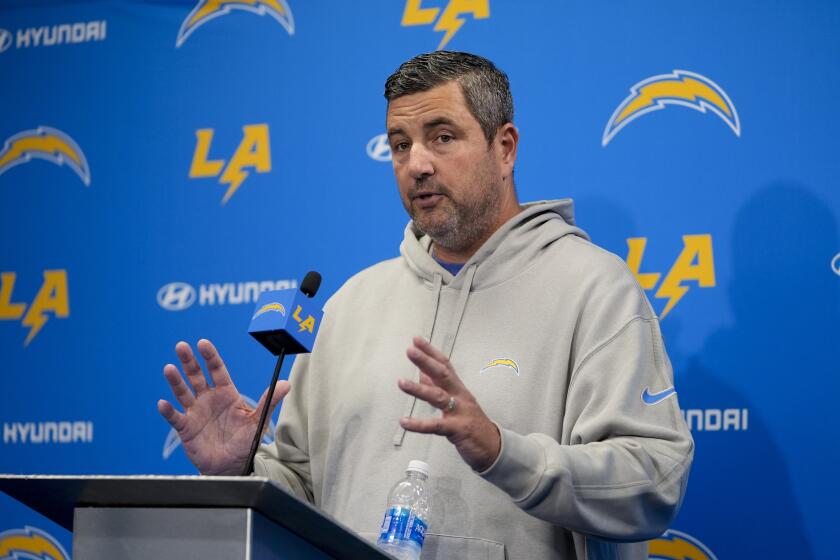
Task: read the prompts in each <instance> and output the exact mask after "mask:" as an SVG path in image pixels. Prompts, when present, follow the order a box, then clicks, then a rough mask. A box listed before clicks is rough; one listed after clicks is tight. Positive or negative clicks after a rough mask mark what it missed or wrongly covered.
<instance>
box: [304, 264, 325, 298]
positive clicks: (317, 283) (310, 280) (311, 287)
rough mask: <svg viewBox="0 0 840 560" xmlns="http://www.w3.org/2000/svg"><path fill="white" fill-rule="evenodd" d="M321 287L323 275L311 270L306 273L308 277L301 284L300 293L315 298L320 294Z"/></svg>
mask: <svg viewBox="0 0 840 560" xmlns="http://www.w3.org/2000/svg"><path fill="white" fill-rule="evenodd" d="M320 287H321V275H320V274H318V273H317V272H315V271H314V270H310V271H309V272H307V273H306V276H304V278H303V282H301V283H300V291H301V292H303V293H304V295H306V297H314V296H315V294H316V293H318V288H320Z"/></svg>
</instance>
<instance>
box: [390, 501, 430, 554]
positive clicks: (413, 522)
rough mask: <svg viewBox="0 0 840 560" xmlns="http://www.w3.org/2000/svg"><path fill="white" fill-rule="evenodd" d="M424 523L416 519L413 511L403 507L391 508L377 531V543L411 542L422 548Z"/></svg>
mask: <svg viewBox="0 0 840 560" xmlns="http://www.w3.org/2000/svg"><path fill="white" fill-rule="evenodd" d="M426 527H428V525H426V522H425V521H423V520H422V519H420V518H419V517H417V515H416V514H415V512H414V510H412V509H410V508H405V507H392V508H391V509H389V510H388V511H386V512H385V519H383V520H382V528H381V529H380V531H379V542H387V543H394V542H400V541H402V542H408V541H413V542H414V543H415V544H417V546H419V547H421V548H422V547H423V540H425V538H426Z"/></svg>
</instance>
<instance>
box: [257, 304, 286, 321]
mask: <svg viewBox="0 0 840 560" xmlns="http://www.w3.org/2000/svg"><path fill="white" fill-rule="evenodd" d="M269 311H275V312H277V313H279V314H280V315H282V316H283V317H285V316H286V308H285V307H283V304H282V303H278V302H276V301H275V302H272V303H266V304H265V305H263V306H262V307H260V309H259V311H257V312H256V313H254V316H253V317H251V319H256V318H257V317H259V316H260V315H262V314H263V313H268V312H269Z"/></svg>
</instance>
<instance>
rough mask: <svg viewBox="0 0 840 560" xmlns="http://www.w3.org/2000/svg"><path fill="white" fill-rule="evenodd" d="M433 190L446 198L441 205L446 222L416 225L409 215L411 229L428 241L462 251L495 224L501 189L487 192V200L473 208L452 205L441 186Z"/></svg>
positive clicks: (484, 199) (499, 208)
mask: <svg viewBox="0 0 840 560" xmlns="http://www.w3.org/2000/svg"><path fill="white" fill-rule="evenodd" d="M436 190H437V191H438V192H441V193H442V194H445V195H447V200H448V204H447V203H446V202H447V201H444V202H443V204H445V205H446V206H445V212H446V218H445V219H443V220H436V221H435V222H434V223H423V220H422V219H421V220H420V221H418V219H417V216H416V215H415V213H414V212H411V218H412V220H414V226H415V227H416V228H417V229H418V230H419V231H420V232H421V233H424V234H426V235H428V236H429V237H431V238H432V241H434V243H435V245H438V246H440V247H442V248H444V249H447V250H449V251H455V252H460V251H465V250H467V249H469V248H471V247H473V246H475V244H476V243H477V242H478V241H479V240H480V239H481V238H482V237H484V235H485V234H486V233H487V231H488V230H489V229H490V228H491V227H493V226H494V225H495V224H496V222H497V221H498V218H499V212H500V211H501V203H502V193H501V189H498V188H493V189H490V190H489V191H488V192H487V196H486V197H484V198H483V199H481V200H479V201H478V202H477V203H476V204H475V205H473V206H465V205H462V204H459V203H457V202H455V201H454V200H453V199H452V198H451V197H450V196H449V189H447V188H446V187H443V186H442V185H441V186H440V187H438V188H437V189H436Z"/></svg>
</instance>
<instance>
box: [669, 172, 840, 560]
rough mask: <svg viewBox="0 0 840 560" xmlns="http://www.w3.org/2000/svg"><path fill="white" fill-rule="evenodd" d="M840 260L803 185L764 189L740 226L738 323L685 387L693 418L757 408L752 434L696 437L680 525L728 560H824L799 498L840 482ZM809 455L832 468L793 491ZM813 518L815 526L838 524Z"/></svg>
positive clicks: (829, 218)
mask: <svg viewBox="0 0 840 560" xmlns="http://www.w3.org/2000/svg"><path fill="white" fill-rule="evenodd" d="M836 251H837V224H836V220H835V218H834V216H833V214H832V212H831V211H830V209H829V208H828V207H827V206H826V205H825V204H824V203H822V202H821V201H820V200H819V199H818V198H817V197H815V196H814V194H812V193H811V192H810V191H808V190H807V189H806V188H804V187H802V186H800V185H796V184H773V185H771V186H768V187H766V188H763V189H761V190H759V191H758V192H757V193H756V194H755V195H754V196H753V197H751V198H750V199H749V200H748V201H747V202H746V204H745V205H744V206H743V207H742V208H741V209H740V210H739V212H738V214H737V216H736V219H735V225H734V230H733V238H732V258H733V263H732V270H733V275H732V280H731V282H730V284H729V286H728V287H727V289H728V296H729V300H730V305H731V306H732V310H733V314H734V317H735V322H734V324H733V325H732V326H730V327H727V328H722V329H720V330H718V331H716V332H715V333H713V334H712V335H711V336H710V337H709V338H708V339H707V341H706V343H705V345H704V347H703V348H702V350H701V351H700V352H699V354H697V355H695V356H693V357H691V358H690V359H689V361H688V367H687V368H686V371H685V372H684V375H681V376H680V379H679V384H678V388H679V389H680V393H681V396H680V401H681V405H682V407H683V408H685V409H707V408H712V409H725V408H736V409H743V408H748V409H749V424H748V426H749V428H748V430H747V431H731V430H730V431H697V430H695V431H694V437H695V440H696V442H697V456H696V458H695V464H694V468H693V470H692V475H691V482H690V484H689V491H688V496H687V501H686V508H685V510H684V512H683V513H682V514H681V516H680V518H681V519H680V520H681V522H684V523H686V524H688V525H691V526H705V527H708V528H709V531H710V533H709V534H708V535H702V536H701V535H696V536H698V537H699V538H701V540H704V542H705V543H706V544H707V545H709V546H710V547H711V548H712V550H714V551H715V552H716V554H717V555H718V556H719V557H720V558H797V559H810V558H814V557H815V556H814V547H813V546H812V543H811V542H810V539H809V531H808V530H806V526H807V525H806V523H805V521H804V520H803V517H802V509H801V507H800V504H799V502H798V500H797V497H796V493H799V494H800V495H803V494H809V493H810V490H809V488H808V485H813V488H812V489H813V490H816V489H817V488H818V486H819V485H822V484H824V483H825V481H827V480H832V479H833V476H832V475H831V472H832V470H833V468H834V467H833V465H835V464H836V461H837V454H838V453H837V449H836V447H837V446H836V445H829V444H827V443H826V441H825V439H824V438H823V437H822V435H821V432H820V430H819V429H818V428H817V427H818V426H820V425H823V424H824V422H821V421H820V416H826V415H827V413H828V411H829V410H831V408H832V407H831V399H832V397H831V395H832V394H835V393H836V391H833V390H831V384H834V385H835V388H836V383H837V382H836V380H835V379H834V378H832V377H830V375H829V374H830V371H829V368H830V366H831V363H832V358H833V356H832V351H831V349H832V348H833V347H834V345H835V344H836V341H834V342H832V341H831V340H830V333H832V332H836V329H837V325H838V291H839V290H838V284H840V283H838V282H837V278H836V277H834V275H833V274H832V273H831V270H830V268H829V266H828V263H829V261H830V259H831V255H833V254H834V252H836ZM820 379H823V380H825V381H826V383H824V384H820V383H815V382H816V381H818V380H820ZM814 387H823V390H821V391H820V392H818V393H817V394H815V392H814V391H813V388H814ZM820 401H823V404H824V406H820ZM828 415H829V416H831V415H830V414H828ZM835 432H836V431H835V430H828V433H831V434H833V433H835ZM829 437H833V436H829ZM832 448H833V449H832ZM782 450H784V452H782ZM829 455H832V456H829ZM802 457H807V460H808V461H809V462H812V463H813V464H814V465H818V464H822V465H825V466H824V467H816V468H815V471H814V472H813V477H812V476H810V474H809V476H807V477H803V476H801V475H802V473H801V472H800V473H799V474H800V476H799V477H798V478H797V481H796V484H797V492H795V491H794V487H793V482H792V479H791V474H790V466H789V465H790V464H791V463H792V462H793V461H799V460H800V458H802ZM809 464H810V463H809ZM819 470H821V471H822V472H821V473H820V472H817V471H819ZM698 490H702V491H698ZM811 495H813V494H811ZM809 513H810V515H809V519H810V520H811V521H813V520H814V519H817V518H818V517H828V518H830V517H832V514H830V513H829V512H828V511H825V512H809ZM809 529H810V534H811V535H812V536H813V535H815V534H823V535H827V534H828V533H825V532H824V531H819V530H818V529H815V528H814V527H809ZM828 544H829V543H828V542H827V543H826V545H828Z"/></svg>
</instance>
